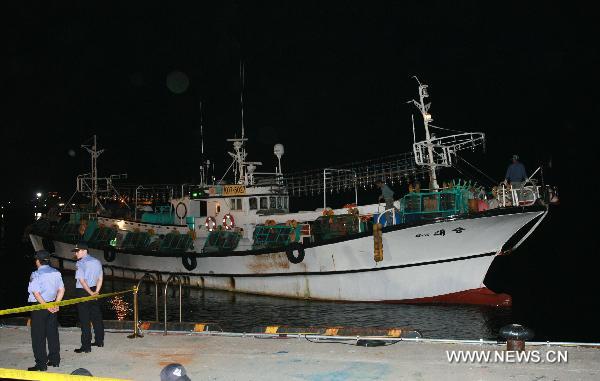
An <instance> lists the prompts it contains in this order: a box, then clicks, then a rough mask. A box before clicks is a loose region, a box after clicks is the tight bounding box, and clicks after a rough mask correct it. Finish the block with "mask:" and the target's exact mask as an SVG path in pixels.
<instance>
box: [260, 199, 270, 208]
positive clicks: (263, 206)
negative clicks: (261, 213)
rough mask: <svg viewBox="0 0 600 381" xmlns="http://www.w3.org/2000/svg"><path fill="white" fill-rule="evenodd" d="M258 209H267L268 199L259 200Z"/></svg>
mask: <svg viewBox="0 0 600 381" xmlns="http://www.w3.org/2000/svg"><path fill="white" fill-rule="evenodd" d="M260 208H261V209H269V199H268V198H266V197H261V198H260Z"/></svg>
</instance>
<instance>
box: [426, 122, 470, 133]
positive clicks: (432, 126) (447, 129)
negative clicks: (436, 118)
mask: <svg viewBox="0 0 600 381" xmlns="http://www.w3.org/2000/svg"><path fill="white" fill-rule="evenodd" d="M429 127H431V128H436V129H438V130H444V131H453V132H460V133H463V134H468V132H467V131H460V130H453V129H450V128H443V127H438V126H434V125H433V124H430V125H429Z"/></svg>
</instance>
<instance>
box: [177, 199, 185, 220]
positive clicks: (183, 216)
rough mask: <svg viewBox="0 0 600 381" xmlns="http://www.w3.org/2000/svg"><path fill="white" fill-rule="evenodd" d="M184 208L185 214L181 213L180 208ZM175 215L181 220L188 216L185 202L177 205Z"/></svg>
mask: <svg viewBox="0 0 600 381" xmlns="http://www.w3.org/2000/svg"><path fill="white" fill-rule="evenodd" d="M180 206H183V214H180V213H179V207H180ZM175 214H176V215H177V217H179V218H180V219H183V218H185V217H186V216H187V206H185V204H184V203H183V202H180V203H179V204H177V206H176V207H175Z"/></svg>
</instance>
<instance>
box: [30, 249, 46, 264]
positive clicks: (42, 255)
mask: <svg viewBox="0 0 600 381" xmlns="http://www.w3.org/2000/svg"><path fill="white" fill-rule="evenodd" d="M33 258H35V259H39V260H40V261H47V260H48V259H50V253H49V252H47V251H46V250H40V251H36V252H35V255H34V256H33Z"/></svg>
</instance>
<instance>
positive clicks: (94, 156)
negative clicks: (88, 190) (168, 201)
mask: <svg viewBox="0 0 600 381" xmlns="http://www.w3.org/2000/svg"><path fill="white" fill-rule="evenodd" d="M81 148H83V149H85V150H86V151H88V152H89V153H90V155H91V156H92V179H91V180H92V205H93V206H94V209H95V208H96V206H98V204H100V201H99V200H98V169H97V167H96V162H97V160H98V156H100V155H101V154H102V153H103V152H104V150H103V149H101V150H98V145H97V139H96V135H94V144H93V145H92V147H91V148H90V146H89V145H85V144H82V145H81Z"/></svg>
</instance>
